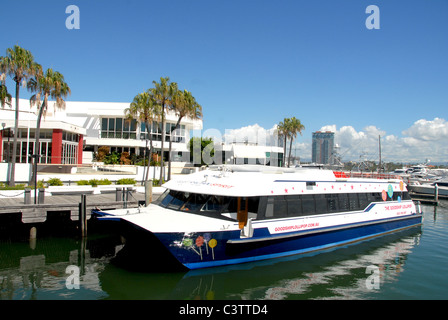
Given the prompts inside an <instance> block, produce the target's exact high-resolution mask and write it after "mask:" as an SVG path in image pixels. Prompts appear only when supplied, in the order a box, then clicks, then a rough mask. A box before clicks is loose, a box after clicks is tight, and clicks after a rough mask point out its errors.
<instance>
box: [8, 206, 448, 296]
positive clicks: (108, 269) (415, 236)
mask: <svg viewBox="0 0 448 320" xmlns="http://www.w3.org/2000/svg"><path fill="white" fill-rule="evenodd" d="M423 209H424V223H423V226H422V227H421V228H413V229H410V230H407V231H405V232H401V233H396V234H393V235H389V236H384V237H380V238H376V239H372V240H369V241H365V242H362V243H357V244H353V245H349V246H346V247H340V248H337V249H332V250H327V251H322V252H319V253H313V254H307V255H301V256H295V257H289V258H288V259H281V260H279V259H277V260H269V261H264V262H257V263H249V264H242V265H238V266H231V267H223V268H211V269H204V270H195V271H189V272H176V273H140V272H132V271H127V270H126V269H125V268H122V267H118V266H116V265H115V264H113V263H112V262H111V259H112V257H113V255H114V253H115V252H116V250H118V249H119V248H120V246H119V245H118V246H116V245H115V244H113V245H112V242H111V241H112V240H114V241H115V240H118V239H115V238H114V239H112V238H109V237H105V236H103V235H102V236H99V235H89V238H88V239H87V241H82V240H80V239H78V240H77V239H73V238H63V237H55V238H50V237H45V238H38V239H37V241H36V243H29V242H28V241H26V242H23V241H22V242H19V241H15V242H11V241H3V242H1V243H0V299H2V300H48V299H52V300H53V299H60V300H68V299H82V300H100V299H151V300H158V299H176V300H185V299H194V300H197V299H202V300H212V299H220V300H226V299H232V300H240V299H273V300H297V299H447V298H448V277H447V276H446V273H447V271H448V255H447V252H448V232H447V231H448V202H441V204H440V206H438V207H433V206H424V207H423ZM77 272H79V273H77ZM366 272H367V273H366ZM78 274H79V275H78ZM78 279H79V281H77V280H78Z"/></svg>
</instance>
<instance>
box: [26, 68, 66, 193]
mask: <svg viewBox="0 0 448 320" xmlns="http://www.w3.org/2000/svg"><path fill="white" fill-rule="evenodd" d="M27 88H28V90H30V91H32V92H36V93H35V94H34V95H33V96H32V97H31V98H30V105H31V106H34V105H37V108H38V111H39V112H38V115H37V123H36V134H35V135H36V143H35V145H34V154H35V158H34V170H33V177H32V178H34V179H32V180H31V181H34V186H36V184H37V181H36V180H37V162H38V159H37V155H38V154H39V138H40V123H41V120H42V116H43V115H44V114H45V113H46V112H47V109H48V98H52V99H55V103H54V106H55V107H56V108H58V109H64V108H65V100H64V98H66V97H67V96H68V95H69V94H70V93H71V91H70V88H69V86H68V85H67V83H66V82H65V80H64V76H63V75H62V74H61V73H59V72H58V71H53V69H51V68H49V69H47V71H45V73H43V72H42V69H40V70H39V72H37V73H36V75H35V77H34V78H31V80H30V81H29V82H28V84H27ZM42 98H43V101H42V104H41V105H40V106H39V104H40V102H41V99H42Z"/></svg>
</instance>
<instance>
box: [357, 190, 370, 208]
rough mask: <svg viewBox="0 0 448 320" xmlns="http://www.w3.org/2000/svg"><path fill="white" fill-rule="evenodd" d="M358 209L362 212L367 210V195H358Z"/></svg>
mask: <svg viewBox="0 0 448 320" xmlns="http://www.w3.org/2000/svg"><path fill="white" fill-rule="evenodd" d="M358 198H359V209H360V210H364V209H365V208H367V206H368V205H369V204H370V202H369V200H368V199H367V193H359V194H358Z"/></svg>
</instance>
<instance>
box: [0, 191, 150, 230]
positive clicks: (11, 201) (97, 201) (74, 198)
mask: <svg viewBox="0 0 448 320" xmlns="http://www.w3.org/2000/svg"><path fill="white" fill-rule="evenodd" d="M144 201H145V194H144V193H137V192H133V193H131V194H130V195H129V196H128V199H127V202H126V204H125V202H124V201H116V195H115V193H106V194H87V195H86V209H87V210H86V213H87V219H89V218H90V211H91V210H92V209H95V208H99V209H102V210H111V209H121V208H123V207H124V206H127V207H129V208H131V207H137V206H138V205H139V203H140V204H141V203H144ZM80 203H81V194H61V195H53V196H51V197H45V201H44V203H43V204H25V200H24V198H2V199H0V216H1V215H4V214H20V215H21V221H22V223H40V222H45V221H46V220H47V218H48V217H50V216H51V215H52V213H55V212H58V213H60V212H64V211H65V212H70V218H71V220H72V221H77V220H78V219H79V204H80Z"/></svg>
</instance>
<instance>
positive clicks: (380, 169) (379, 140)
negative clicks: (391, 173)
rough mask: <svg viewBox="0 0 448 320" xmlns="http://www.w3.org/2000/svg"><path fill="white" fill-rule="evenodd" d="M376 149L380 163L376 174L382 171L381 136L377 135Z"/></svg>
mask: <svg viewBox="0 0 448 320" xmlns="http://www.w3.org/2000/svg"><path fill="white" fill-rule="evenodd" d="M378 147H379V152H380V163H379V166H378V172H381V171H383V170H382V164H381V135H378Z"/></svg>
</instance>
